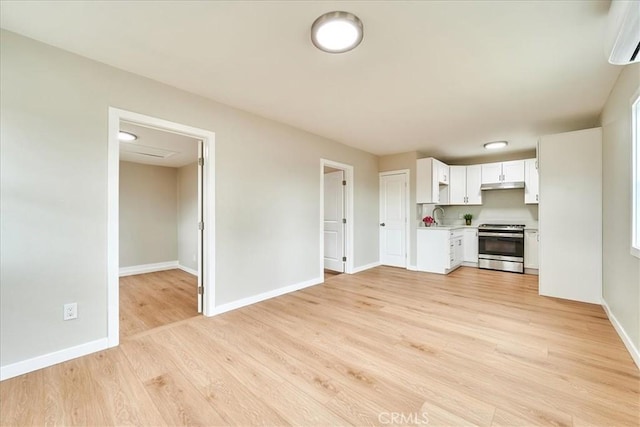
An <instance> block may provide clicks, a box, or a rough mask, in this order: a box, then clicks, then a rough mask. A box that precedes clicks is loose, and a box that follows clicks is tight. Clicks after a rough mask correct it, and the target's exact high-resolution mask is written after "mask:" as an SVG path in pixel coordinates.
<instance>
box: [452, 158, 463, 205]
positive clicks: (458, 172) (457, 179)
mask: <svg viewBox="0 0 640 427" xmlns="http://www.w3.org/2000/svg"><path fill="white" fill-rule="evenodd" d="M449 174H450V177H449V178H450V181H449V204H450V205H464V204H465V203H466V200H467V167H466V166H449Z"/></svg>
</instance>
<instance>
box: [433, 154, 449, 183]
mask: <svg viewBox="0 0 640 427" xmlns="http://www.w3.org/2000/svg"><path fill="white" fill-rule="evenodd" d="M434 160H435V159H434ZM435 163H436V165H437V168H438V182H440V184H448V183H449V166H447V165H446V164H444V163H442V162H441V161H440V160H435Z"/></svg>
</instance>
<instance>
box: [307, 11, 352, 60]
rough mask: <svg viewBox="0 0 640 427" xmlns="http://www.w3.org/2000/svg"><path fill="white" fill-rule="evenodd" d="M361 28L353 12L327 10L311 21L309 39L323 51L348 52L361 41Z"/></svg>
mask: <svg viewBox="0 0 640 427" xmlns="http://www.w3.org/2000/svg"><path fill="white" fill-rule="evenodd" d="M363 28H364V27H363V25H362V21H360V19H358V17H357V16H356V15H354V14H353V13H349V12H341V11H335V12H328V13H325V14H324V15H322V16H320V17H319V18H318V19H316V20H315V21H314V22H313V25H312V26H311V41H312V42H313V44H314V46H315V47H317V48H318V49H320V50H323V51H325V52H329V53H343V52H348V51H350V50H351V49H353V48H355V47H356V46H358V45H359V44H360V42H361V41H362V37H363Z"/></svg>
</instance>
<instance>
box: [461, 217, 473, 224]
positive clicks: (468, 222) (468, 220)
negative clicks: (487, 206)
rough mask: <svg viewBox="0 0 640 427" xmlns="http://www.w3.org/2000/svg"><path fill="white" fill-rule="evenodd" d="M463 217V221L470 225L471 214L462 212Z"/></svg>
mask: <svg viewBox="0 0 640 427" xmlns="http://www.w3.org/2000/svg"><path fill="white" fill-rule="evenodd" d="M463 218H464V222H465V223H466V224H467V225H471V218H473V215H471V214H464V216H463Z"/></svg>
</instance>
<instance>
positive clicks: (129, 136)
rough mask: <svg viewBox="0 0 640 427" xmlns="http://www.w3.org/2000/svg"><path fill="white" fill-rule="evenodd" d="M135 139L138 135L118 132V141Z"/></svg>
mask: <svg viewBox="0 0 640 427" xmlns="http://www.w3.org/2000/svg"><path fill="white" fill-rule="evenodd" d="M136 139H138V137H137V136H136V135H134V134H132V133H130V132H124V131H120V132H118V140H120V141H135V140H136Z"/></svg>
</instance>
